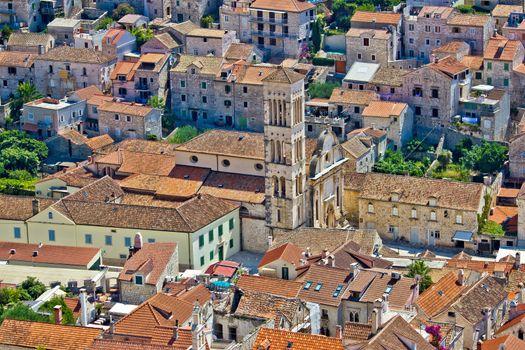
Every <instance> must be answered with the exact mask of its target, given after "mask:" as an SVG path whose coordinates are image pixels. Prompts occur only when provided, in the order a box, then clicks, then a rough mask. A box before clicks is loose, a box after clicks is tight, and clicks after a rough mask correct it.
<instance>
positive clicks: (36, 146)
mask: <svg viewBox="0 0 525 350" xmlns="http://www.w3.org/2000/svg"><path fill="white" fill-rule="evenodd" d="M6 148H21V149H23V150H26V151H29V152H31V153H35V155H36V156H37V157H38V159H39V160H43V159H45V158H47V155H48V149H47V146H46V144H45V143H44V142H42V141H38V140H35V139H33V138H31V137H30V136H29V135H27V134H26V133H24V132H20V131H18V130H9V131H4V132H1V133H0V151H1V150H3V149H6Z"/></svg>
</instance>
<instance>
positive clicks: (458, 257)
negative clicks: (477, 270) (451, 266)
mask: <svg viewBox="0 0 525 350" xmlns="http://www.w3.org/2000/svg"><path fill="white" fill-rule="evenodd" d="M451 259H455V260H472V256H470V255H468V254H467V253H465V251H463V250H462V251H460V252H459V253H457V254H456V255H454V256H453V257H452V258H451Z"/></svg>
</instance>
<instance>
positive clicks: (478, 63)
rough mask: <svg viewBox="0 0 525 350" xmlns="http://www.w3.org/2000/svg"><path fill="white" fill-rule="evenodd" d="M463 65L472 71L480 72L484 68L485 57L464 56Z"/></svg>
mask: <svg viewBox="0 0 525 350" xmlns="http://www.w3.org/2000/svg"><path fill="white" fill-rule="evenodd" d="M461 63H463V64H464V65H465V66H467V67H469V68H470V69H474V70H480V69H481V68H482V67H483V57H481V56H464V57H463V58H462V59H461Z"/></svg>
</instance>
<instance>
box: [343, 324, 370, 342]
mask: <svg viewBox="0 0 525 350" xmlns="http://www.w3.org/2000/svg"><path fill="white" fill-rule="evenodd" d="M371 335H372V325H371V324H364V323H355V322H346V323H345V325H344V327H343V339H344V340H352V341H357V342H363V341H366V340H368V339H369V338H370V336H371Z"/></svg>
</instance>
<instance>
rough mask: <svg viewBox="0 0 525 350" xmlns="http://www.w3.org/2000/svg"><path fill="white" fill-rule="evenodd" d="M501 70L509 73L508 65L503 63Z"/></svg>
mask: <svg viewBox="0 0 525 350" xmlns="http://www.w3.org/2000/svg"><path fill="white" fill-rule="evenodd" d="M503 70H505V71H507V72H508V71H509V64H508V63H503Z"/></svg>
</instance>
